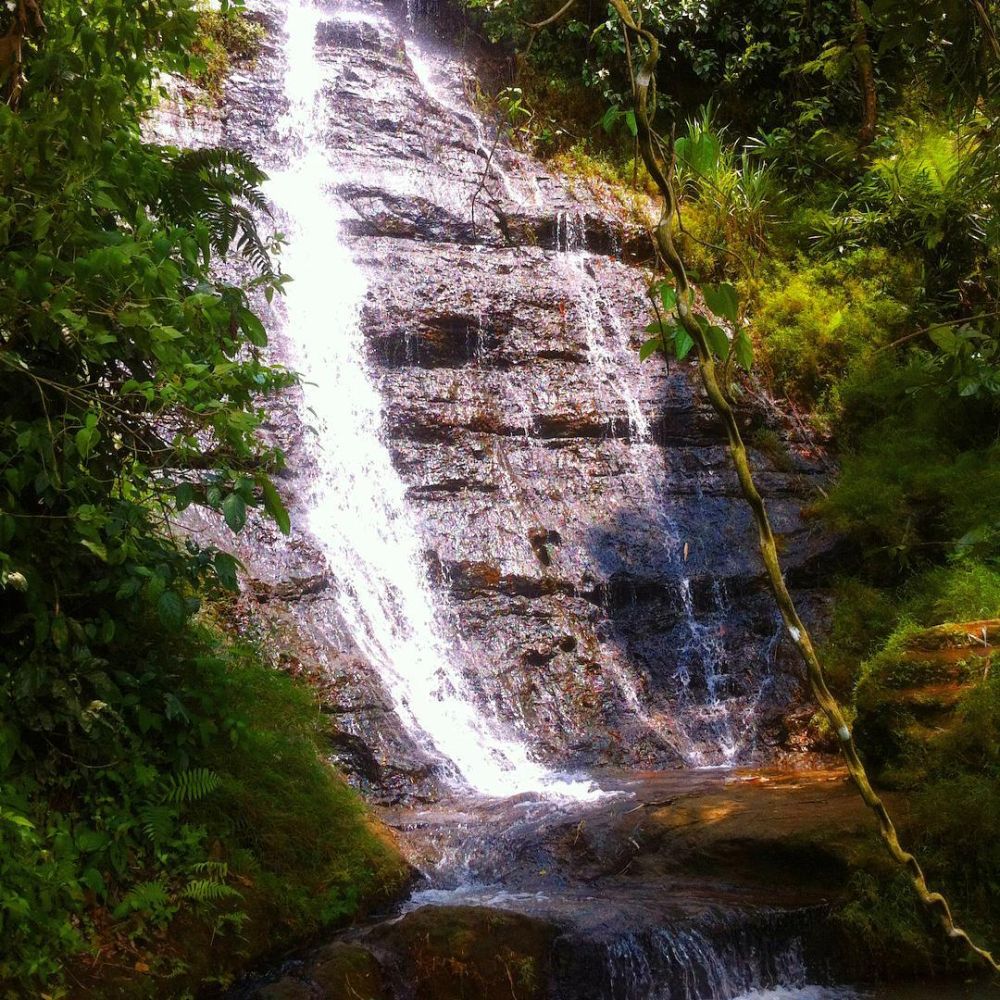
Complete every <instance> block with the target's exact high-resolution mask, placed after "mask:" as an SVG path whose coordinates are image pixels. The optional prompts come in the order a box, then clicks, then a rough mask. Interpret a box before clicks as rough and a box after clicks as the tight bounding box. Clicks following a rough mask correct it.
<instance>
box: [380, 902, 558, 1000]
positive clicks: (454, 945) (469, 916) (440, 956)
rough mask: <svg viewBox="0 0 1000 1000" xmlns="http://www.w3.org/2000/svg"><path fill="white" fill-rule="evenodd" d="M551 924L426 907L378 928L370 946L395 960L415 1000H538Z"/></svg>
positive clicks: (544, 992)
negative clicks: (383, 949) (384, 950)
mask: <svg viewBox="0 0 1000 1000" xmlns="http://www.w3.org/2000/svg"><path fill="white" fill-rule="evenodd" d="M557 933H558V931H557V928H556V927H554V926H553V925H551V924H548V923H545V922H544V921H541V920H536V919H534V918H532V917H528V916H524V915H523V914H519V913H507V912H504V911H500V910H494V909H488V908H485V907H476V906H440V907H433V906H428V907H424V908H422V909H420V910H416V911H414V912H413V913H408V914H407V915H406V916H405V917H403V919H402V920H399V921H395V922H393V923H390V924H384V925H382V926H380V927H379V928H377V931H376V933H375V934H374V935H373V936H372V941H371V944H372V946H373V949H374V950H376V951H379V950H381V949H382V948H385V949H386V951H388V952H390V953H392V954H393V955H394V956H396V962H397V963H398V967H397V969H396V973H397V975H399V976H400V977H401V979H403V981H405V982H406V983H407V984H408V985H409V987H410V988H411V989H412V991H413V997H414V1000H473V998H475V1000H543V998H544V997H547V996H548V995H549V987H550V982H551V975H552V970H551V957H550V956H551V950H552V942H553V940H554V938H555V936H556V934H557Z"/></svg>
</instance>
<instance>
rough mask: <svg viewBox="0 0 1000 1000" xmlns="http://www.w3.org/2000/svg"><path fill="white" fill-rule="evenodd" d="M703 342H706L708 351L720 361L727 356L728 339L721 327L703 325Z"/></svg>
mask: <svg viewBox="0 0 1000 1000" xmlns="http://www.w3.org/2000/svg"><path fill="white" fill-rule="evenodd" d="M703 329H704V331H705V340H706V341H708V348H709V350H710V351H711V352H712V353H713V354H714V355H715V356H716V357H717V358H720V359H724V358H726V357H727V356H728V354H729V338H728V337H727V336H726V331H725V330H723V329H722V327H721V326H714V325H711V324H705V326H704V327H703Z"/></svg>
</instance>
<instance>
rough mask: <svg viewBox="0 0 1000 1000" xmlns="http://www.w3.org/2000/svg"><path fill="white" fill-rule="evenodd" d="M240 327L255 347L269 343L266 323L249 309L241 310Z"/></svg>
mask: <svg viewBox="0 0 1000 1000" xmlns="http://www.w3.org/2000/svg"><path fill="white" fill-rule="evenodd" d="M240 328H241V329H242V330H243V332H244V333H245V334H246V337H247V340H249V341H250V343H251V344H253V345H254V346H255V347H264V346H265V345H266V344H267V331H266V330H265V329H264V324H263V323H261V321H260V320H259V319H258V318H257V317H256V316H255V315H254V314H253V313H252V312H250V310H249V309H241V310H240Z"/></svg>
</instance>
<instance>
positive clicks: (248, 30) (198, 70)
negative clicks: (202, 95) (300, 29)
mask: <svg viewBox="0 0 1000 1000" xmlns="http://www.w3.org/2000/svg"><path fill="white" fill-rule="evenodd" d="M263 38H264V29H263V27H262V26H261V25H260V24H258V23H257V22H256V21H254V20H252V19H251V18H250V17H248V16H247V14H246V12H245V11H243V10H240V9H239V8H236V7H233V8H230V9H229V10H226V11H221V10H214V9H212V8H205V9H204V10H202V11H201V13H200V15H199V22H198V37H197V40H196V42H195V45H194V48H193V50H192V55H193V56H194V57H195V60H196V62H195V63H194V64H193V67H192V72H191V77H192V79H193V80H194V82H195V83H197V84H198V86H200V87H202V88H204V89H205V90H206V91H207V92H208V93H209V95H210V96H211V97H212V98H213V99H215V100H219V99H220V98H221V96H222V85H223V83H224V82H225V80H226V77H227V76H228V75H229V72H230V70H231V69H232V65H233V63H240V64H242V65H245V66H252V65H253V63H254V62H255V61H256V59H257V56H258V54H259V52H260V45H261V41H262V40H263Z"/></svg>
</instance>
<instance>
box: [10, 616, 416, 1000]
mask: <svg viewBox="0 0 1000 1000" xmlns="http://www.w3.org/2000/svg"><path fill="white" fill-rule="evenodd" d="M144 633H145V636H144V638H141V639H140V638H138V637H136V638H133V639H132V640H131V641H129V642H125V641H122V642H121V643H120V646H119V652H120V656H121V658H122V660H121V662H120V663H119V664H113V663H109V664H107V667H106V669H107V673H108V681H109V684H108V689H107V692H106V694H105V698H106V701H105V702H104V703H103V704H102V705H101V706H100V708H99V709H98V708H95V709H94V713H95V717H94V725H93V726H92V728H91V729H90V731H89V732H87V733H82V734H81V735H80V737H79V740H78V741H77V742H76V743H75V744H73V745H72V746H71V747H70V751H71V756H69V757H65V756H63V755H62V754H60V753H59V752H56V751H55V750H53V751H52V752H50V754H49V755H48V756H47V757H42V756H41V754H36V756H35V759H34V760H29V761H25V760H17V759H14V760H11V761H9V762H8V764H7V766H6V767H5V769H4V772H3V785H2V792H0V880H2V882H3V885H4V895H3V898H2V900H0V934H2V935H3V938H4V949H3V953H2V956H0V995H4V987H6V995H11V996H15V995H17V996H20V995H24V993H25V992H26V991H31V990H32V989H44V990H45V991H47V992H53V991H57V990H58V988H59V984H60V982H61V981H62V977H63V974H64V972H65V971H66V969H67V968H70V969H72V971H73V975H74V977H75V978H76V979H78V980H80V981H83V982H87V983H88V984H89V986H88V988H89V989H90V991H91V992H89V993H88V995H98V996H99V995H102V994H103V992H104V991H105V990H107V991H109V992H110V991H111V986H112V983H113V982H118V981H120V980H122V979H123V977H124V979H126V980H129V981H130V983H131V985H129V986H128V995H130V996H143V995H155V996H163V995H165V994H166V993H168V992H169V993H174V992H176V993H180V992H181V991H182V989H183V988H184V987H185V986H186V985H192V984H197V983H198V982H201V981H203V980H206V979H208V978H212V979H219V978H222V979H225V978H226V976H229V975H231V974H232V973H233V972H234V971H235V970H237V969H239V968H240V967H241V965H242V964H244V963H246V962H247V961H249V960H250V959H251V958H257V959H259V958H261V957H263V956H264V955H268V954H273V953H274V952H275V951H276V950H280V949H281V948H282V947H284V946H287V945H290V944H292V943H296V942H300V941H301V940H303V939H305V938H308V937H309V936H310V935H312V934H314V933H316V932H317V931H318V930H319V929H321V928H325V927H330V926H333V925H336V924H337V923H340V922H343V921H344V920H348V919H350V918H351V917H353V916H354V915H355V914H357V913H358V911H359V909H360V908H361V907H362V906H365V905H369V906H370V905H372V904H373V903H375V902H378V901H379V900H381V899H383V898H385V897H386V896H387V895H389V894H391V893H392V892H394V891H395V890H396V889H397V888H398V887H399V885H400V884H401V883H402V882H403V881H404V880H405V878H406V875H407V873H406V866H405V865H404V863H403V862H402V860H401V859H400V858H399V856H398V854H397V852H396V851H395V849H394V848H393V846H392V845H391V844H390V843H389V842H388V841H387V840H385V839H383V837H382V836H381V835H380V834H379V833H377V832H376V830H375V828H374V827H373V826H372V824H371V823H370V821H369V819H368V817H367V815H366V813H365V810H364V807H363V805H362V803H361V801H360V799H359V798H358V797H357V795H356V794H355V793H354V792H353V791H351V790H350V789H349V788H348V787H347V786H346V785H344V784H343V782H342V781H341V780H340V779H339V778H338V777H337V776H336V775H335V774H334V772H333V771H332V769H331V768H330V767H329V766H328V765H327V764H326V763H324V762H323V760H322V745H321V744H322V736H323V726H322V719H323V717H322V715H321V714H320V712H319V710H318V707H317V705H316V702H315V699H314V697H313V695H312V694H311V692H310V691H309V690H308V689H306V688H304V687H302V686H301V684H299V683H297V682H294V681H292V680H291V679H290V678H289V677H287V676H285V675H283V674H281V673H280V672H278V671H277V670H275V669H274V668H273V667H271V666H270V665H269V664H268V663H267V662H265V661H264V660H263V659H262V657H261V655H260V653H259V652H258V651H257V650H255V649H254V648H252V647H250V646H246V645H231V644H229V643H228V642H227V641H226V640H225V639H224V638H223V637H222V636H221V635H220V634H219V633H218V632H216V631H214V630H213V629H211V628H209V627H207V626H198V627H197V628H192V629H190V630H189V631H188V632H186V633H184V634H181V635H176V634H172V633H164V632H163V631H162V629H160V628H158V626H157V625H156V624H155V622H148V623H147V624H146V627H145V629H144ZM130 679H131V680H130ZM0 733H3V734H4V735H8V734H9V729H8V728H6V727H5V728H3V729H0ZM8 745H9V744H8ZM67 760H72V761H73V762H74V766H73V767H70V768H68V767H66V761H67ZM85 763H89V766H81V765H83V764H85ZM98 954H99V955H100V960H99V962H98V961H97V960H96V959H95V958H94V957H93V956H96V955H98ZM136 963H138V965H139V973H141V974H138V975H137V974H135V973H132V974H131V975H126V974H125V973H121V972H116V971H115V970H116V968H121V967H124V968H126V969H132V968H133V967H134V966H136ZM133 980H134V981H133Z"/></svg>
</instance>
